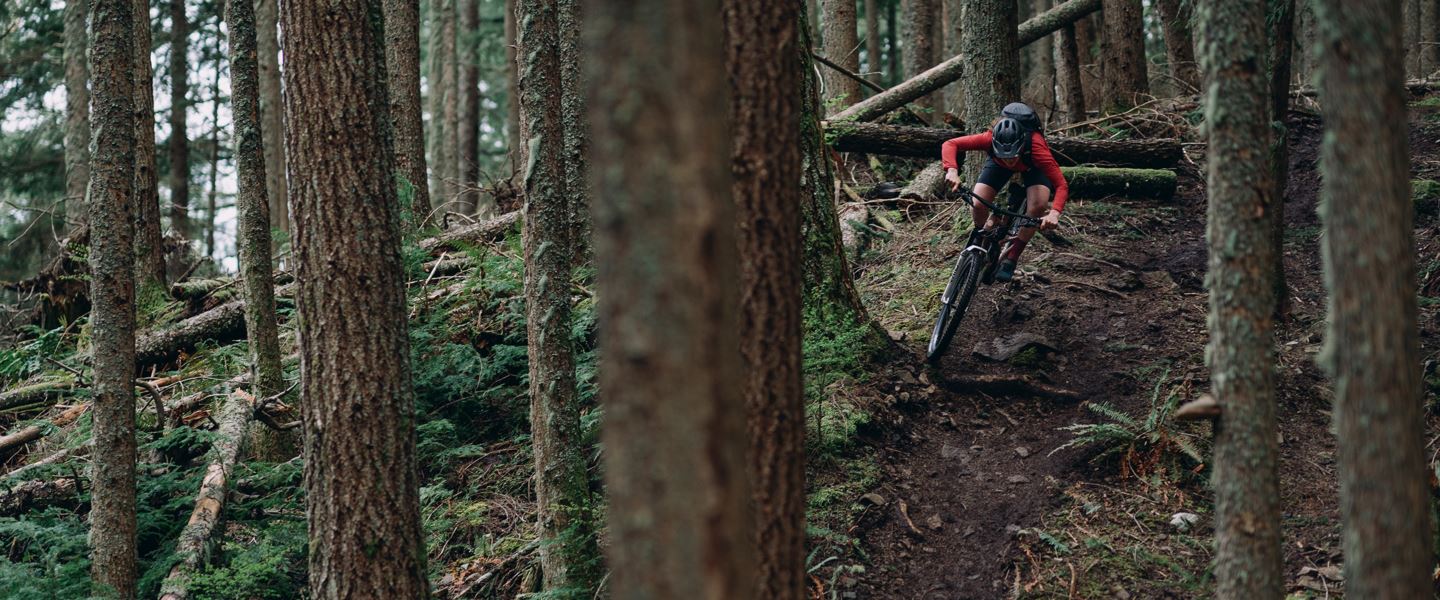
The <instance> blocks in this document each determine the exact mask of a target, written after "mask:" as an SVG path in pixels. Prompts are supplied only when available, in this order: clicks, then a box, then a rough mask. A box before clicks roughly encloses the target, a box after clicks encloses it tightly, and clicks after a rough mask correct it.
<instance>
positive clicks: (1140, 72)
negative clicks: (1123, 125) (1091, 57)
mask: <svg viewBox="0 0 1440 600" xmlns="http://www.w3.org/2000/svg"><path fill="white" fill-rule="evenodd" d="M1104 5H1105V8H1104V12H1102V13H1101V14H1102V15H1103V16H1104V17H1105V35H1104V38H1103V42H1104V43H1103V50H1102V51H1101V52H1100V56H1101V58H1102V60H1104V66H1103V67H1102V68H1101V72H1102V74H1103V76H1104V78H1105V85H1104V87H1103V89H1102V93H1103V94H1104V96H1105V97H1104V100H1103V101H1102V102H1101V108H1102V109H1103V110H1105V111H1107V112H1120V111H1123V110H1125V109H1127V108H1130V107H1132V106H1135V105H1136V104H1137V103H1139V98H1138V97H1139V96H1140V95H1142V94H1148V93H1150V75H1149V70H1148V68H1147V66H1148V64H1149V63H1148V62H1147V61H1146V60H1145V27H1144V21H1143V20H1142V19H1141V13H1142V9H1141V7H1140V0H1104Z"/></svg>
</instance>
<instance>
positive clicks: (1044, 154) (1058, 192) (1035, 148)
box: [1030, 133, 1070, 212]
mask: <svg viewBox="0 0 1440 600" xmlns="http://www.w3.org/2000/svg"><path fill="white" fill-rule="evenodd" d="M1030 160H1031V162H1033V163H1034V164H1035V168H1037V169H1040V172H1041V173H1044V174H1045V177H1046V178H1047V179H1049V180H1050V182H1051V183H1053V184H1055V198H1054V199H1052V200H1051V202H1050V209H1051V210H1054V211H1055V212H1060V211H1062V210H1065V200H1067V199H1068V198H1069V197H1070V184H1069V183H1067V182H1066V181H1065V174H1064V173H1061V172H1060V164H1059V163H1057V162H1055V156H1054V155H1053V154H1050V146H1049V144H1046V143H1045V136H1042V135H1040V134H1038V133H1037V134H1035V138H1034V139H1033V140H1031V143H1030Z"/></svg>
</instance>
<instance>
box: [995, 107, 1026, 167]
mask: <svg viewBox="0 0 1440 600" xmlns="http://www.w3.org/2000/svg"><path fill="white" fill-rule="evenodd" d="M990 133H991V134H992V137H993V139H992V140H991V141H990V149H991V150H992V151H993V152H994V153H995V157H996V158H1015V157H1017V156H1020V149H1021V148H1024V147H1025V130H1024V128H1022V127H1020V124H1019V123H1017V122H1015V119H1011V118H1009V117H1006V118H1004V119H1000V120H999V121H996V122H995V127H993V128H991V130H990Z"/></svg>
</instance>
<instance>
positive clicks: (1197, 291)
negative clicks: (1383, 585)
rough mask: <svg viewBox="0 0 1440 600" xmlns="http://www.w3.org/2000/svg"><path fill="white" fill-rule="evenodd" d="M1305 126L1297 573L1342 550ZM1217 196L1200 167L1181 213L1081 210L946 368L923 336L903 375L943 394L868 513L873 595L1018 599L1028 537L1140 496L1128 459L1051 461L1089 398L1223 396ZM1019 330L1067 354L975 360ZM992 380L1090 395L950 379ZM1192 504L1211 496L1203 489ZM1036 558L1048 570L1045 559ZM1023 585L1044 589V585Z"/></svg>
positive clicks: (910, 406)
mask: <svg viewBox="0 0 1440 600" xmlns="http://www.w3.org/2000/svg"><path fill="white" fill-rule="evenodd" d="M1298 130H1299V131H1298V135H1297V137H1296V139H1295V140H1294V143H1293V146H1294V148H1293V149H1292V165H1293V169H1294V183H1293V184H1292V186H1291V190H1290V192H1291V193H1290V195H1291V202H1290V204H1291V205H1290V206H1289V207H1287V213H1288V214H1287V217H1288V218H1287V225H1288V227H1289V228H1291V229H1292V234H1294V235H1295V237H1296V240H1295V241H1294V243H1293V244H1292V247H1291V249H1290V251H1288V252H1287V263H1288V264H1287V271H1288V272H1289V273H1290V277H1291V279H1292V282H1293V285H1294V294H1295V296H1296V313H1297V314H1296V317H1295V319H1294V320H1293V321H1292V322H1291V323H1289V324H1287V325H1285V326H1284V327H1282V328H1281V330H1280V332H1279V341H1280V344H1281V346H1282V356H1281V360H1280V362H1281V365H1282V366H1281V380H1280V381H1279V382H1278V385H1279V389H1280V393H1279V396H1280V402H1281V417H1280V418H1281V431H1282V437H1283V438H1284V440H1285V441H1283V442H1282V452H1283V453H1284V458H1283V464H1282V471H1283V472H1284V475H1283V479H1284V481H1282V486H1283V487H1284V488H1285V492H1284V496H1285V509H1286V515H1287V517H1286V518H1287V521H1286V524H1285V528H1286V536H1287V542H1289V544H1290V545H1288V546H1287V573H1295V572H1296V570H1298V569H1300V568H1303V567H1304V566H1305V565H1316V564H1323V561H1328V560H1330V559H1333V558H1335V556H1334V554H1335V553H1334V550H1333V549H1334V547H1335V546H1338V542H1335V541H1334V523H1335V521H1336V520H1337V519H1335V518H1334V516H1335V512H1336V511H1335V504H1336V500H1335V498H1334V492H1333V490H1334V487H1333V482H1334V472H1333V439H1332V438H1331V436H1330V435H1329V434H1328V432H1327V427H1328V423H1329V413H1328V402H1329V397H1328V393H1327V392H1325V391H1324V390H1323V379H1322V378H1321V377H1320V375H1319V373H1318V371H1317V370H1316V368H1315V367H1314V365H1313V360H1311V357H1312V356H1313V352H1314V351H1316V350H1318V346H1317V343H1318V341H1319V331H1320V330H1321V329H1323V320H1322V319H1321V317H1323V304H1324V302H1323V298H1324V296H1323V287H1322V282H1321V280H1320V276H1319V259H1318V250H1317V247H1316V244H1315V239H1314V236H1313V232H1314V230H1315V225H1317V221H1316V217H1315V212H1314V205H1315V204H1314V203H1315V196H1316V192H1317V188H1318V180H1317V175H1316V171H1315V160H1316V154H1317V149H1318V139H1319V129H1318V124H1316V123H1314V122H1306V123H1302V124H1300V126H1299V128H1298ZM1203 188H1204V182H1203V179H1202V176H1201V174H1200V173H1198V172H1197V171H1195V170H1194V168H1193V167H1191V168H1190V169H1188V172H1184V173H1182V175H1181V181H1180V189H1179V192H1178V195H1177V197H1176V198H1175V199H1174V200H1173V201H1172V202H1170V203H1168V204H1157V203H1154V202H1147V201H1127V200H1114V199H1107V200H1104V201H1101V202H1085V201H1076V202H1075V203H1074V204H1072V205H1071V206H1073V207H1074V208H1072V209H1071V210H1067V215H1066V222H1065V223H1064V224H1063V226H1064V227H1066V228H1067V231H1066V235H1068V236H1070V237H1071V238H1072V239H1074V240H1075V241H1076V242H1077V243H1076V245H1075V246H1073V247H1068V248H1057V247H1054V246H1052V245H1050V244H1048V243H1044V242H1038V243H1034V244H1032V246H1031V248H1030V249H1029V250H1028V251H1027V255H1026V259H1025V261H1023V262H1022V268H1024V269H1026V270H1027V271H1028V274H1026V275H1024V276H1021V277H1018V278H1017V281H1016V282H1015V283H1012V284H1011V285H1009V286H1005V287H1001V286H992V287H990V288H983V289H982V290H981V291H980V293H979V294H978V295H977V298H976V300H975V301H974V302H972V304H971V307H970V311H969V314H968V315H967V316H966V318H965V321H964V322H963V323H962V325H961V330H960V333H959V334H958V335H957V338H956V340H955V343H954V344H953V346H952V348H951V350H950V353H949V355H948V356H947V357H945V359H944V360H942V361H941V363H940V364H939V365H938V366H937V367H925V366H923V365H922V361H921V359H920V357H919V352H920V345H921V344H922V343H923V340H910V341H908V342H907V344H908V345H909V346H911V347H912V351H913V352H914V357H913V358H912V359H911V360H910V361H909V362H908V363H904V364H903V365H902V366H900V367H898V369H900V370H901V371H906V370H908V371H909V373H908V374H907V373H903V372H901V373H898V376H897V379H896V383H899V382H901V381H910V380H911V378H912V377H916V378H919V379H920V380H921V383H922V384H923V383H924V382H925V380H926V379H928V380H931V381H933V382H934V383H936V384H937V388H938V389H936V390H934V391H932V393H930V394H919V395H917V398H916V400H915V401H912V402H908V403H900V404H899V405H898V409H899V410H900V412H901V414H902V421H903V423H904V424H903V425H902V426H901V427H899V428H898V430H897V431H896V432H892V433H891V434H890V435H891V439H890V440H889V443H886V444H884V445H883V447H881V448H880V449H879V459H878V460H879V462H880V464H881V468H882V471H883V473H884V481H883V482H882V484H881V485H880V486H878V488H877V489H876V490H874V492H875V493H876V494H878V495H879V496H880V498H879V499H880V500H883V501H884V504H882V505H880V506H873V507H871V508H870V509H868V510H867V511H866V513H865V515H864V516H863V517H862V518H861V519H860V524H859V531H860V537H861V540H862V542H863V544H864V548H865V552H866V554H867V557H868V561H867V562H868V565H867V570H866V573H864V574H863V575H859V576H857V578H856V579H857V581H856V583H855V585H854V593H855V596H856V597H858V598H906V599H916V598H924V599H932V598H933V599H941V598H945V599H950V598H997V597H1007V596H1009V595H1010V594H1011V591H1012V590H1013V589H1014V588H1015V587H1016V586H1017V584H1018V583H1019V579H1020V578H1021V576H1022V573H1021V569H1018V568H1017V564H1018V563H1021V562H1023V561H1024V560H1025V559H1026V558H1027V554H1028V553H1029V550H1028V549H1026V548H1023V547H1021V544H1019V543H1018V541H1017V540H1018V539H1019V537H1020V536H1021V535H1023V534H1022V533H1021V532H1022V531H1025V530H1028V529H1030V528H1035V527H1040V526H1042V525H1043V524H1044V521H1045V519H1046V515H1047V513H1051V512H1053V511H1054V510H1055V509H1056V508H1057V506H1058V505H1059V504H1060V503H1061V502H1062V501H1063V500H1064V498H1065V492H1066V490H1067V489H1071V488H1072V486H1076V485H1092V484H1097V483H1103V484H1104V485H1110V486H1114V487H1113V489H1117V490H1120V491H1121V493H1123V489H1122V488H1124V487H1125V486H1127V485H1130V484H1133V481H1132V482H1131V483H1129V484H1127V483H1126V482H1124V481H1120V480H1119V479H1117V478H1116V474H1115V470H1116V469H1115V467H1114V466H1113V465H1111V466H1109V467H1100V466H1095V465H1092V463H1091V460H1090V459H1091V458H1092V457H1093V456H1094V455H1095V451H1094V450H1075V449H1066V450H1061V451H1058V452H1055V453H1054V454H1051V453H1052V451H1054V450H1055V449H1056V448H1058V447H1060V446H1061V445H1063V444H1065V443H1066V442H1067V441H1069V440H1070V439H1071V437H1072V436H1071V434H1070V433H1069V432H1067V431H1061V430H1059V428H1061V427H1064V426H1066V425H1071V424H1074V423H1087V422H1095V421H1096V419H1095V416H1094V415H1093V413H1092V412H1091V411H1090V410H1087V409H1086V408H1085V407H1084V404H1085V403H1088V402H1104V403H1107V404H1110V405H1112V406H1115V407H1117V408H1119V409H1121V410H1123V411H1125V412H1127V413H1129V414H1131V415H1139V416H1140V417H1141V418H1143V417H1144V415H1145V414H1146V413H1147V412H1148V410H1149V407H1150V401H1151V393H1152V390H1153V386H1154V385H1155V383H1156V382H1157V380H1158V379H1159V378H1160V377H1161V376H1162V375H1165V376H1167V377H1168V380H1167V381H1169V382H1171V384H1170V385H1183V386H1186V387H1185V388H1184V390H1183V392H1182V393H1184V394H1187V395H1189V394H1192V393H1193V394H1198V393H1200V392H1201V391H1204V390H1205V389H1207V388H1208V371H1207V370H1206V369H1205V368H1204V366H1203V362H1202V361H1203V352H1204V344H1205V341H1206V339H1207V335H1206V324H1205V319H1206V311H1207V306H1206V302H1207V299H1206V295H1205V293H1204V288H1203V280H1204V275H1205V269H1206V251H1205V238H1204V229H1205V198H1204V191H1203ZM1037 240H1038V238H1037ZM951 259H953V255H951V256H947V257H937V260H943V261H946V262H948V261H949V260H951ZM1027 265H1028V266H1027ZM947 273H948V271H947ZM931 309H933V307H929V308H927V309H926V310H927V311H928V310H931ZM927 314H928V313H927ZM1016 332H1030V333H1035V334H1039V335H1041V336H1044V337H1045V338H1047V339H1048V340H1049V341H1050V342H1052V343H1053V344H1054V345H1055V346H1056V347H1058V348H1059V352H1057V353H1054V354H1050V355H1048V356H1045V357H1043V358H1041V359H1039V360H1034V359H1033V358H1032V359H1031V360H1026V361H1018V362H1017V361H1015V360H1012V361H1010V362H1008V363H996V362H992V361H988V360H986V359H983V358H980V357H977V356H974V355H972V354H971V348H972V347H973V346H974V345H975V344H976V343H977V342H987V341H989V340H991V339H993V338H996V337H999V336H1002V335H1007V334H1012V333H1016ZM978 373H1005V374H1015V375H1029V376H1033V377H1038V378H1041V379H1042V380H1045V381H1048V382H1050V383H1053V384H1055V385H1059V386H1061V387H1065V388H1069V389H1072V390H1075V391H1078V392H1080V395H1081V397H1082V398H1083V401H1082V402H1080V403H1076V402H1060V401H1055V400H1050V399H1042V398H1028V397H996V396H990V395H986V394H982V393H965V392H963V391H959V392H956V391H949V390H947V389H946V386H945V383H946V381H948V380H954V379H958V378H961V377H965V376H967V375H974V374H978ZM922 374H923V375H924V377H920V376H921V375H922ZM897 389H898V388H897ZM1189 397H1193V396H1189ZM1195 487H1199V488H1203V486H1195ZM1192 493H1196V494H1199V495H1201V496H1204V497H1207V498H1208V491H1205V490H1203V489H1200V490H1198V491H1193V492H1192ZM875 499H876V498H874V497H871V500H870V502H872V503H873V501H874V500H875ZM1208 502H1209V501H1208V499H1206V500H1203V503H1204V504H1206V505H1208ZM1158 510H1160V509H1157V511H1158ZM907 514H908V518H907ZM1166 514H1168V513H1166ZM1155 518H1161V519H1163V518H1164V516H1163V515H1151V516H1150V520H1148V521H1147V522H1146V524H1142V523H1141V520H1138V519H1136V520H1135V522H1134V524H1135V526H1136V528H1139V529H1141V530H1149V532H1150V533H1154V534H1155V535H1158V537H1159V538H1160V539H1164V538H1165V537H1166V536H1165V535H1164V532H1163V529H1164V526H1163V521H1159V522H1158V523H1157V522H1155V521H1154V519H1155ZM1131 519H1134V516H1131ZM1126 526H1128V520H1127V522H1126ZM1205 535H1208V533H1207V534H1205ZM1132 537H1133V536H1132ZM1102 539H1103V538H1102ZM1202 547H1203V545H1202ZM1201 553H1202V554H1203V550H1202V552H1201ZM1028 559H1029V560H1030V561H1031V562H1030V564H1038V562H1037V561H1036V559H1035V557H1034V556H1028ZM1188 560H1190V561H1191V563H1192V564H1194V565H1198V566H1197V567H1196V571H1197V572H1203V570H1204V565H1205V564H1207V563H1208V557H1207V556H1196V557H1191V558H1190V559H1188ZM1317 560H1320V561H1322V562H1321V563H1317V562H1316V561H1317ZM1057 562H1058V561H1057ZM1077 562H1078V561H1077ZM1089 566H1090V567H1094V566H1095V565H1094V564H1093V563H1092V564H1091V565H1089ZM1070 568H1071V571H1070V572H1069V578H1070V580H1071V583H1070V586H1074V585H1075V584H1074V583H1073V582H1074V581H1075V579H1076V578H1077V574H1076V573H1075V571H1074V568H1075V567H1074V565H1070ZM1023 575H1024V577H1025V579H1027V580H1030V578H1031V577H1032V576H1033V577H1034V578H1035V579H1034V581H1037V582H1038V581H1040V578H1039V575H1036V574H1033V573H1030V572H1025V573H1023ZM1064 578H1065V577H1064V573H1063V570H1062V573H1061V577H1060V579H1062V581H1060V582H1058V583H1057V584H1055V585H1056V586H1058V589H1059V592H1058V597H1066V595H1067V590H1066V589H1065V588H1066V587H1067V586H1066V584H1065V582H1064V581H1063V579H1064ZM1127 587H1129V586H1127ZM1051 589H1052V591H1054V588H1051ZM1068 592H1070V593H1073V592H1074V589H1073V587H1072V589H1070V590H1068ZM1172 593H1173V591H1172V590H1169V589H1166V588H1164V587H1153V586H1152V587H1147V585H1144V584H1137V585H1135V586H1134V587H1130V589H1129V590H1128V592H1122V591H1118V590H1117V591H1115V594H1116V595H1117V596H1119V597H1131V596H1129V595H1130V594H1136V595H1135V596H1133V597H1151V596H1152V595H1163V596H1166V597H1172ZM1173 597H1190V594H1186V593H1179V594H1175V595H1174V596H1173Z"/></svg>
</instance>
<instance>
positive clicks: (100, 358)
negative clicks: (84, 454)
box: [89, 0, 148, 600]
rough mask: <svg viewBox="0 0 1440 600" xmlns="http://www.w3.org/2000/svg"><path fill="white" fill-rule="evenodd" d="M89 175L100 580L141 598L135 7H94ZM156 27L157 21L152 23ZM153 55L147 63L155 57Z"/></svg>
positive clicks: (93, 536) (95, 544)
mask: <svg viewBox="0 0 1440 600" xmlns="http://www.w3.org/2000/svg"><path fill="white" fill-rule="evenodd" d="M91 6H92V12H91V15H92V22H93V24H94V25H93V26H92V33H91V35H92V36H93V37H92V38H91V43H90V73H91V74H92V75H93V76H94V79H93V81H94V82H95V88H94V96H93V98H92V109H93V110H92V111H91V113H90V118H91V131H93V132H94V138H93V140H92V141H91V147H92V149H93V151H94V156H92V163H91V168H90V203H89V204H90V207H89V208H90V261H89V262H90V299H91V302H92V303H93V304H92V305H91V308H90V327H91V336H92V339H93V345H94V359H93V360H94V363H93V364H94V381H93V382H92V385H93V390H94V395H93V402H94V406H95V412H94V414H93V416H92V423H93V429H92V436H93V439H94V445H95V458H94V460H93V461H91V469H92V472H91V508H90V546H91V550H92V552H91V555H90V560H91V566H90V574H91V579H93V580H94V582H95V584H96V586H97V587H98V588H99V590H98V591H100V592H102V594H101V595H103V594H104V593H110V594H113V595H114V596H115V597H117V598H120V599H121V600H128V599H130V598H134V597H135V576H136V570H135V561H136V553H135V552H136V551H135V535H136V529H135V527H136V524H135V394H134V389H133V388H134V386H133V385H132V384H131V378H132V377H134V375H135V270H134V265H135V254H134V237H135V221H134V212H135V204H134V200H135V195H134V189H135V175H134V169H135V156H134V148H135V129H136V125H135V121H136V120H137V119H136V115H135V105H136V100H135V96H136V94H135V80H136V79H137V78H136V77H135V75H134V74H135V71H136V69H135V64H134V63H135V54H136V52H135V43H134V40H133V37H134V35H135V29H136V26H135V20H134V18H133V17H134V15H135V12H134V11H135V3H134V2H132V1H131V0H95V2H94V3H93V4H92V5H91ZM147 22H148V21H147ZM147 56H148V55H147Z"/></svg>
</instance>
